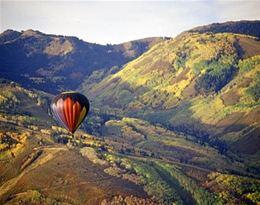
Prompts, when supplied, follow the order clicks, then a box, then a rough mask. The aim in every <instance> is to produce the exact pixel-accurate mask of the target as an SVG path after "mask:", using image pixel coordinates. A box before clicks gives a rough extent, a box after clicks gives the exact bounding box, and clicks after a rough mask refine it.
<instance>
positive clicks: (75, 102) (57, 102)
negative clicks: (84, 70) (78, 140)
mask: <svg viewBox="0 0 260 205" xmlns="http://www.w3.org/2000/svg"><path fill="white" fill-rule="evenodd" d="M51 109H52V111H53V113H54V115H55V117H56V118H57V119H58V120H59V121H60V122H61V124H62V125H63V126H64V127H65V128H66V129H67V130H69V131H70V132H71V133H72V134H73V133H74V132H75V131H76V130H77V128H78V127H79V125H80V124H81V123H82V121H83V120H84V119H85V117H86V116H87V114H88V111H89V101H88V99H87V98H86V97H85V96H84V95H82V94H80V93H76V92H64V93H61V94H59V95H57V96H56V97H55V98H54V99H53V100H52V102H51Z"/></svg>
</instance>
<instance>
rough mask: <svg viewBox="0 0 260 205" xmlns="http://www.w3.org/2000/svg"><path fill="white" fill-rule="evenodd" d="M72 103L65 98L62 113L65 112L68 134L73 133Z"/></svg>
mask: <svg viewBox="0 0 260 205" xmlns="http://www.w3.org/2000/svg"><path fill="white" fill-rule="evenodd" d="M72 106H73V101H72V100H71V99H70V98H67V99H66V100H65V101H64V111H65V116H66V120H67V123H68V128H69V131H70V132H73V131H74V129H73V128H74V127H73V109H72Z"/></svg>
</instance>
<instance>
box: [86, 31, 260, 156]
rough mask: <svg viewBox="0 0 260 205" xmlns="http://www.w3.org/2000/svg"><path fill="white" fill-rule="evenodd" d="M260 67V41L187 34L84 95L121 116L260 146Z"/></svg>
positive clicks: (150, 52) (149, 54)
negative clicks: (248, 139)
mask: <svg viewBox="0 0 260 205" xmlns="http://www.w3.org/2000/svg"><path fill="white" fill-rule="evenodd" d="M259 63H260V42H259V38H257V37H253V36H248V35H242V34H232V33H218V34H213V33H203V34H199V33H195V32H185V33H183V34H182V35H179V36H177V37H176V38H174V39H171V40H168V41H166V42H163V43H160V44H157V45H156V46H154V47H153V48H152V49H151V50H149V51H148V52H146V53H144V54H143V55H142V56H140V57H139V58H137V59H136V60H134V61H131V62H130V63H128V64H127V65H125V67H124V68H123V69H122V70H121V71H119V72H118V73H116V74H114V75H110V76H108V77H107V78H105V79H104V80H103V81H102V82H101V83H99V84H97V85H96V86H94V87H92V88H91V89H89V90H87V89H85V90H84V92H85V93H86V94H87V95H88V96H89V98H90V99H91V101H92V102H93V103H92V105H93V106H96V107H102V109H104V110H107V111H111V112H112V111H113V112H116V113H117V114H123V113H124V115H128V116H138V117H141V118H145V119H148V120H149V121H150V122H154V123H161V124H163V125H165V126H167V127H169V128H173V129H175V130H179V131H182V132H185V133H189V134H193V135H195V136H196V135H197V136H198V137H205V138H208V137H213V136H217V137H223V139H224V138H225V141H227V142H231V143H233V142H234V141H236V140H237V139H238V138H241V137H245V138H246V137H247V136H253V137H252V138H251V140H250V142H249V143H250V144H259V141H260V139H259V137H258V134H257V133H259V132H260V128H259V127H260V125H259V111H260V108H259V104H260V100H259V98H260V89H259V81H260V66H259ZM230 133H232V137H231V136H230ZM231 138H232V139H231ZM244 141H247V140H244ZM245 143H248V141H247V142H245ZM239 149H243V148H242V147H241V148H239ZM253 150H254V151H253ZM257 150H258V147H256V148H253V149H252V150H251V152H256V151H257ZM240 151H243V150H240ZM244 151H245V150H244Z"/></svg>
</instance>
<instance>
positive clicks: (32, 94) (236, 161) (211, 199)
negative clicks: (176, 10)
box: [0, 21, 260, 205]
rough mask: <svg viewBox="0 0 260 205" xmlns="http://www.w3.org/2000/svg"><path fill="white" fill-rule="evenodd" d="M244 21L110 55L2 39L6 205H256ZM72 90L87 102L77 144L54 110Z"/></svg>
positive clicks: (257, 127)
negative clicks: (59, 99) (60, 97)
mask: <svg viewBox="0 0 260 205" xmlns="http://www.w3.org/2000/svg"><path fill="white" fill-rule="evenodd" d="M244 23H245V22H244V21H243V22H232V23H230V22H227V23H223V24H213V25H208V26H204V27H198V28H194V29H191V30H188V31H185V32H183V33H181V34H180V35H178V36H176V37H175V38H146V39H140V40H136V41H132V42H128V43H124V44H120V45H107V46H101V45H97V44H91V43H87V42H83V41H81V40H79V39H77V38H76V37H65V36H54V35H46V34H43V33H41V32H39V31H33V30H28V31H23V32H16V31H11V30H8V31H6V32H4V33H3V34H1V38H0V49H1V54H2V53H3V54H4V55H1V59H0V60H1V62H3V63H1V68H0V74H1V79H0V170H1V172H0V203H1V204H87V205H88V204H89V205H93V204H102V205H109V204H129V205H130V204H143V205H145V204H178V205H179V204H180V205H181V204H187V205H200V204H239V205H240V204H241V205H242V204H259V203H260V194H259V193H260V189H259V187H260V174H259V173H260V135H259V133H260V114H259V113H260V106H259V105H260V97H259V96H260V93H259V90H260V89H259V80H260V44H259V37H260V33H257V32H256V29H255V28H258V27H259V26H260V23H259V21H252V22H250V21H248V22H247V24H246V26H245V24H244ZM223 27H224V28H226V27H228V28H229V32H228V33H227V32H223V30H222V29H223ZM238 28H239V29H238ZM243 28H246V29H247V30H244V29H243ZM250 28H251V29H250ZM51 47H53V48H54V49H51ZM18 48H19V49H18ZM108 51H109V52H108ZM12 61H14V63H12ZM67 90H76V91H78V92H81V93H83V94H85V95H86V96H87V97H88V99H89V101H90V111H89V113H88V116H87V117H86V119H85V120H84V122H83V123H82V124H81V126H80V127H79V129H78V130H77V131H76V132H75V134H74V136H72V135H71V134H70V133H69V132H68V131H67V130H66V129H64V128H62V127H61V125H60V124H59V123H58V121H57V120H56V119H55V117H54V115H53V113H52V112H51V110H50V103H51V101H52V99H53V98H54V96H55V95H56V94H57V93H60V92H63V91H67Z"/></svg>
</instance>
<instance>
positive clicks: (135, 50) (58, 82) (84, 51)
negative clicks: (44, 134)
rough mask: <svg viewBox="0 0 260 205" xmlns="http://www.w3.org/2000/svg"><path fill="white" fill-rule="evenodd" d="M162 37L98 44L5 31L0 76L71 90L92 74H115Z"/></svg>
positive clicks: (1, 38)
mask: <svg viewBox="0 0 260 205" xmlns="http://www.w3.org/2000/svg"><path fill="white" fill-rule="evenodd" d="M164 40H165V39H163V38H146V39H140V40H136V41H132V42H126V43H122V44H119V45H98V44H95V43H88V42H84V41H82V40H80V39H78V38H77V37H69V36H56V35H47V34H44V33H41V32H39V31H34V30H27V31H22V32H17V31H13V30H7V31H5V32H4V33H2V34H1V35H0V52H1V56H0V61H1V74H2V77H5V78H8V79H12V80H14V81H16V82H18V83H21V84H22V85H23V86H27V87H28V86H30V87H34V88H38V89H40V90H43V91H47V92H50V93H58V92H61V91H64V90H68V89H71V90H75V89H77V87H78V86H79V85H80V83H81V82H82V81H83V80H84V79H85V78H86V77H88V76H89V75H91V74H92V72H94V71H96V70H101V69H102V70H103V72H104V73H105V74H106V73H110V72H112V73H113V72H116V71H118V70H120V69H121V67H122V65H124V64H125V63H127V62H128V61H130V60H132V59H134V58H136V57H138V56H139V55H141V54H142V53H144V52H145V51H147V50H148V49H150V48H151V47H152V46H153V45H155V44H156V43H159V42H161V41H164Z"/></svg>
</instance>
